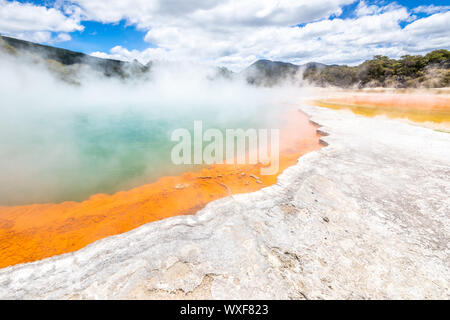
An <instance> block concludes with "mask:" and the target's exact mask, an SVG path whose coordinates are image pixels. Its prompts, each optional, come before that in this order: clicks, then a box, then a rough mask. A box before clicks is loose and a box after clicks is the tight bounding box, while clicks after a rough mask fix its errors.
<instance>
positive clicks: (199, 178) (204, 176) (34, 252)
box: [0, 109, 321, 268]
mask: <svg viewBox="0 0 450 320" xmlns="http://www.w3.org/2000/svg"><path fill="white" fill-rule="evenodd" d="M287 116H288V117H287V120H286V122H287V123H286V125H285V126H284V127H283V128H281V130H280V166H279V168H280V169H279V171H278V173H281V172H282V171H283V170H284V169H286V168H287V167H289V166H292V165H294V164H295V163H296V162H297V160H298V158H299V157H300V156H301V155H303V154H305V153H307V152H310V151H313V150H317V149H319V148H320V147H321V144H320V141H319V139H320V136H319V134H318V133H317V132H316V129H317V127H316V126H314V125H313V124H311V123H310V122H309V120H308V118H307V116H306V115H305V114H303V113H301V112H299V111H297V110H296V109H294V110H292V111H291V112H288V113H287ZM276 180H277V175H272V176H264V175H260V165H222V164H220V165H219V164H215V165H211V166H209V167H206V168H203V169H201V170H199V171H198V172H186V173H184V174H182V175H180V176H166V177H163V178H160V179H159V180H158V181H156V182H155V183H152V184H148V185H143V186H140V187H137V188H134V189H131V190H128V191H120V192H117V193H115V194H113V195H106V194H96V195H93V196H92V197H90V198H89V199H88V200H86V201H83V202H63V203H60V204H32V205H25V206H3V207H1V206H0V268H3V267H7V266H11V265H15V264H18V263H24V262H31V261H36V260H40V259H43V258H47V257H51V256H54V255H59V254H63V253H68V252H73V251H76V250H78V249H81V248H83V247H85V246H86V245H88V244H90V243H92V242H94V241H96V240H99V239H102V238H105V237H108V236H111V235H116V234H120V233H123V232H127V231H130V230H132V229H134V228H137V227H139V226H141V225H143V224H146V223H148V222H152V221H156V220H160V219H164V218H168V217H172V216H177V215H187V214H194V213H196V212H197V211H198V210H200V209H201V208H203V207H204V206H205V205H206V204H207V203H208V202H210V201H213V200H216V199H219V198H223V197H226V196H227V195H229V194H238V193H246V192H252V191H256V190H259V189H261V188H263V187H266V186H269V185H272V184H274V183H276Z"/></svg>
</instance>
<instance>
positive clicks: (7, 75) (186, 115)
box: [0, 56, 302, 205]
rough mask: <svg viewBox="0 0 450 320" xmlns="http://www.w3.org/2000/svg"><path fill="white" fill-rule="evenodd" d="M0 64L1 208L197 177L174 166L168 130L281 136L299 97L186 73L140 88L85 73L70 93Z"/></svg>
mask: <svg viewBox="0 0 450 320" xmlns="http://www.w3.org/2000/svg"><path fill="white" fill-rule="evenodd" d="M0 58H1V59H0V70H2V72H1V74H0V115H1V116H0V146H1V147H0V205H18V204H29V203H46V202H62V201H67V200H76V201H81V200H85V199H87V198H89V196H90V195H92V194H95V193H113V192H115V191H119V190H124V189H129V188H131V187H134V186H138V185H142V184H145V183H151V182H153V181H155V180H156V179H157V178H159V177H161V176H164V175H173V174H178V173H180V172H182V171H185V170H192V169H193V168H192V167H190V168H189V167H186V166H185V167H180V166H174V165H173V164H172V163H171V161H170V151H171V148H172V147H173V145H174V144H175V142H171V141H170V135H171V132H172V130H174V129H176V128H187V129H189V130H192V126H193V121H194V120H203V123H204V126H205V129H206V128H208V127H214V128H219V129H222V130H223V129H225V128H244V129H245V128H279V127H280V126H281V125H282V123H281V121H280V119H281V117H280V115H281V114H282V108H283V107H282V103H286V102H288V103H295V102H297V101H298V100H297V99H298V98H300V97H301V94H302V92H300V90H299V89H298V88H290V87H284V88H278V89H273V88H272V89H263V88H255V87H251V86H248V85H247V84H245V83H244V82H241V81H239V80H233V81H232V80H226V79H220V78H216V79H215V80H211V77H212V76H213V75H214V72H215V70H212V69H208V68H203V67H198V66H197V67H192V66H188V65H176V66H175V65H160V66H158V65H157V66H156V67H154V69H153V71H152V73H151V78H150V79H148V80H145V81H144V80H142V81H136V82H132V81H129V82H123V81H120V80H117V79H113V78H104V77H99V76H98V75H94V74H93V73H91V72H90V71H89V70H84V71H82V72H81V73H80V74H82V75H83V76H82V78H81V79H79V80H80V83H81V85H69V84H67V83H65V82H62V81H61V80H60V79H58V78H57V77H56V76H54V75H53V74H51V73H50V72H48V70H47V69H46V67H45V66H44V65H43V64H31V63H29V62H25V61H22V60H19V59H16V58H11V57H3V56H2V57H0Z"/></svg>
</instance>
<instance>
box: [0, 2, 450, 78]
mask: <svg viewBox="0 0 450 320" xmlns="http://www.w3.org/2000/svg"><path fill="white" fill-rule="evenodd" d="M355 1H357V0H315V1H310V0H298V1H290V0H189V1H187V0H185V1H179V0H121V1H103V0H75V1H71V2H66V1H62V2H61V3H60V4H59V5H57V6H56V7H55V9H53V11H51V10H52V9H46V8H43V9H39V10H46V11H51V12H52V13H51V15H58V16H60V17H62V20H61V21H63V22H64V23H62V22H61V23H53V24H52V26H53V25H58V26H59V29H58V30H59V31H60V32H62V33H63V34H62V35H61V36H59V38H60V39H61V40H64V39H68V34H67V32H70V31H67V30H64V29H63V28H61V25H66V24H67V26H70V27H67V29H71V28H72V30H79V29H78V28H79V27H80V26H79V24H78V21H80V20H95V21H101V22H103V23H115V22H118V21H121V20H123V19H125V20H126V21H127V23H128V24H133V25H135V26H136V27H137V28H138V29H140V30H144V31H146V32H147V33H146V35H145V41H147V42H149V43H152V44H154V45H151V47H150V48H148V49H145V50H141V51H139V50H128V49H127V48H124V47H121V46H115V47H113V48H112V49H111V50H110V52H108V53H105V52H94V53H92V54H93V55H95V56H98V57H104V58H106V57H109V58H114V59H120V60H133V59H137V60H139V61H140V62H142V63H147V62H148V61H149V60H167V61H172V60H182V61H193V62H203V63H209V64H213V65H220V66H226V67H229V68H230V69H232V70H236V71H237V70H240V69H242V68H244V67H246V66H248V65H249V64H250V63H252V62H254V61H255V60H257V59H259V58H267V59H272V60H283V61H290V62H293V63H305V62H308V61H318V62H324V63H349V64H356V63H359V62H361V61H362V60H365V59H369V58H371V57H372V56H374V55H376V54H383V55H388V56H391V57H399V56H401V55H403V54H408V53H424V52H426V51H428V50H432V49H438V48H449V47H450V43H449V42H450V40H449V39H450V37H448V36H447V35H446V34H447V33H448V25H450V16H449V15H450V13H449V12H448V10H447V12H446V11H445V9H443V8H444V7H435V6H422V7H418V8H416V9H414V10H413V11H408V10H407V9H406V8H405V7H402V6H400V5H398V4H396V3H391V4H388V5H385V6H379V5H373V4H368V2H366V1H359V3H358V5H357V7H356V9H355V12H354V15H352V18H345V19H344V18H341V17H339V15H340V13H341V12H342V7H343V6H344V5H346V4H349V3H354V2H355ZM2 3H3V4H4V3H5V2H4V1H2V0H0V4H2ZM16 5H17V4H16ZM29 6H30V7H35V6H32V5H29ZM41 8H42V7H41ZM30 10H31V9H30ZM34 10H37V9H34ZM62 12H64V14H63V13H62ZM414 12H415V13H417V12H428V14H430V16H428V17H425V18H421V19H417V17H415V16H414V15H413V14H414ZM332 16H333V17H334V18H333V19H329V18H330V17H332ZM45 20H46V21H49V20H51V19H45ZM55 20H56V19H55ZM66 20H67V21H66ZM411 21H412V22H411ZM408 23H409V24H408ZM20 24H21V23H20ZM404 24H408V25H407V26H406V27H404V28H402V26H403V25H404ZM21 25H25V27H24V30H25V29H26V30H27V31H23V32H28V31H29V30H30V29H29V28H30V27H26V23H24V24H21ZM296 25H301V27H297V26H296ZM0 26H1V22H0ZM33 28H34V29H32V30H35V31H39V32H40V33H39V37H41V38H42V39H44V38H45V37H48V36H49V31H54V30H55V29H57V28H56V27H54V28H53V29H52V28H49V27H48V25H47V27H45V28H44V27H42V28H36V27H33ZM45 32H47V34H46V33H45ZM37 35H38V34H36V36H37ZM149 46H150V45H149ZM155 46H156V48H154V47H155Z"/></svg>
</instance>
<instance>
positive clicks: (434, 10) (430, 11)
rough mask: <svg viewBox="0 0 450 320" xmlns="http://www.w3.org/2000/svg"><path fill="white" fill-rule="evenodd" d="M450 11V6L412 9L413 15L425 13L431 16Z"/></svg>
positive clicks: (429, 6)
mask: <svg viewBox="0 0 450 320" xmlns="http://www.w3.org/2000/svg"><path fill="white" fill-rule="evenodd" d="M449 10H450V6H435V5H433V4H431V5H428V6H419V7H417V8H414V9H413V12H414V13H422V12H423V13H426V14H433V13H437V12H445V11H449Z"/></svg>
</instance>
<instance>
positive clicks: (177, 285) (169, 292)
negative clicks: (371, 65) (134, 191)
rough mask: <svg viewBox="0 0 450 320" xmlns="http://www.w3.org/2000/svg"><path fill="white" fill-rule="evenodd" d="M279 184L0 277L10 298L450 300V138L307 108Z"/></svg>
mask: <svg viewBox="0 0 450 320" xmlns="http://www.w3.org/2000/svg"><path fill="white" fill-rule="evenodd" d="M301 110H302V111H304V112H306V113H307V114H309V115H310V116H311V120H312V121H314V122H316V123H320V124H321V128H320V130H321V131H322V132H326V133H328V136H325V137H323V138H322V140H323V141H324V143H325V144H328V146H327V147H325V148H322V149H320V150H319V151H315V152H312V153H309V154H307V155H305V156H303V157H301V158H300V159H299V162H298V164H297V165H295V166H292V167H290V168H288V169H286V170H285V171H284V172H283V173H282V174H281V175H280V176H279V177H278V183H277V184H276V185H273V186H270V187H267V188H264V189H262V190H260V191H257V192H254V193H249V194H240V195H233V196H229V197H226V198H223V199H220V200H217V201H214V202H211V203H210V204H208V205H207V206H206V207H205V208H204V209H202V210H201V211H199V212H198V213H197V214H196V215H193V216H178V217H173V218H168V219H165V220H162V221H157V222H152V223H149V224H146V225H143V226H142V227H139V228H137V229H135V230H132V231H130V232H127V233H124V234H120V235H117V236H112V237H108V238H105V239H102V240H99V241H97V242H95V243H93V244H91V245H89V246H87V247H85V248H83V249H81V250H79V251H76V252H74V253H69V254H64V255H60V256H55V257H52V258H49V259H45V260H41V261H37V262H33V263H27V264H21V265H16V266H13V267H8V268H5V269H1V270H0V298H2V299H25V298H27V299H40V298H45V299H111V298H115V299H117V298H125V299H128V298H136V299H154V298H156V299H183V298H187V299H210V298H212V299H333V298H337V299H349V298H353V299H397V298H399V299H416V298H417V299H421V298H423V299H438V298H441V299H448V298H449V297H450V292H449V283H450V258H449V257H450V255H449V253H450V250H449V235H450V223H449V221H450V200H449V199H448V195H449V194H450V160H449V159H450V135H449V134H448V133H444V132H437V131H433V130H431V129H427V128H422V127H417V126H411V125H409V124H407V123H404V122H402V121H397V120H390V119H385V118H382V117H377V118H364V117H361V116H356V115H354V114H352V113H351V112H349V111H346V110H340V111H335V110H329V109H325V108H319V107H307V106H302V107H301Z"/></svg>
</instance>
